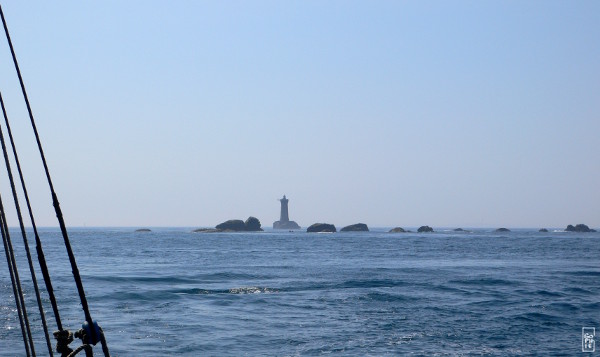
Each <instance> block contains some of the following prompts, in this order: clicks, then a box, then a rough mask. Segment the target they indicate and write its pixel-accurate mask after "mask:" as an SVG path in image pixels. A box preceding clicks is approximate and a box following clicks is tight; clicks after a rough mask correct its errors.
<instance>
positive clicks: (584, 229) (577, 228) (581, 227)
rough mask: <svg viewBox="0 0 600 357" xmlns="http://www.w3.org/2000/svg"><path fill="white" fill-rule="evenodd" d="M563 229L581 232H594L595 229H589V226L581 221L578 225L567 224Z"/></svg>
mask: <svg viewBox="0 0 600 357" xmlns="http://www.w3.org/2000/svg"><path fill="white" fill-rule="evenodd" d="M565 231H567V232H582V233H589V232H595V231H596V230H595V229H591V228H590V227H588V226H586V225H585V224H583V223H580V224H578V225H576V226H575V227H573V226H572V225H570V224H569V225H568V226H567V228H566V229H565Z"/></svg>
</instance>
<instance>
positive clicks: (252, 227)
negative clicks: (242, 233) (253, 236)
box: [244, 216, 262, 232]
mask: <svg viewBox="0 0 600 357" xmlns="http://www.w3.org/2000/svg"><path fill="white" fill-rule="evenodd" d="M244 226H246V230H247V231H248V232H256V231H262V228H260V221H259V220H258V218H256V217H252V216H250V217H248V219H247V220H246V222H244Z"/></svg>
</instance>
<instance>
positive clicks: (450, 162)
mask: <svg viewBox="0 0 600 357" xmlns="http://www.w3.org/2000/svg"><path fill="white" fill-rule="evenodd" d="M2 7H3V10H4V14H5V17H6V20H7V23H8V26H9V30H10V31H11V36H12V40H13V44H14V47H15V50H16V53H17V57H18V60H19V64H20V66H21V72H22V75H23V78H24V80H25V84H26V87H27V90H28V94H29V99H30V102H31V105H32V109H33V113H34V116H35V119H36V123H37V126H38V130H39V133H40V136H41V140H42V143H43V145H44V151H45V154H46V157H47V160H48V165H49V168H50V173H51V175H52V179H53V183H54V186H55V189H56V192H57V194H58V197H59V200H60V202H61V207H62V209H63V213H64V216H65V221H66V223H67V225H68V226H147V227H153V226H186V227H211V226H214V225H216V224H218V223H220V222H223V221H225V220H228V219H246V218H247V217H248V216H255V217H257V218H258V219H259V220H260V221H261V222H262V224H263V226H265V227H271V226H272V223H273V222H274V221H276V220H278V219H279V209H280V204H279V202H278V199H279V198H281V197H282V196H283V195H284V194H285V195H286V196H287V197H288V198H289V200H290V201H289V209H290V212H289V213H290V219H292V220H295V221H296V222H298V223H299V224H300V225H301V226H304V227H306V226H308V225H310V224H312V223H315V222H326V223H332V224H335V225H336V226H338V227H342V226H344V225H348V224H353V223H358V222H362V223H366V224H368V225H369V226H371V227H395V226H401V227H418V226H420V225H430V226H432V227H434V228H435V227H556V228H559V227H566V225H567V224H577V223H586V224H588V225H590V226H591V227H600V208H599V204H600V189H598V183H599V182H600V161H599V160H598V153H599V149H598V135H599V134H600V67H599V66H598V64H599V63H600V41H599V40H598V39H599V38H600V2H598V1H346V0H344V1H168V2H167V1H147V0H145V1H102V2H80V1H61V2H44V1H28V2H23V1H4V2H2ZM0 80H1V82H0V91H2V95H3V96H4V100H5V102H6V106H7V112H8V116H9V118H10V120H11V125H12V127H13V131H14V135H15V139H16V141H17V142H16V144H17V149H18V150H19V153H20V160H21V163H22V165H23V169H24V173H25V180H26V182H27V188H28V190H29V193H30V196H31V199H32V204H33V207H34V211H35V212H34V214H35V217H36V223H37V224H38V225H40V226H56V225H57V223H56V219H55V215H54V211H53V209H52V206H51V200H50V194H49V191H48V186H47V183H46V181H45V180H46V179H45V176H44V173H43V168H42V166H41V161H40V159H39V154H38V152H37V151H36V150H37V148H36V146H35V141H34V140H35V139H34V137H33V134H32V131H31V127H30V125H29V122H28V118H27V113H26V109H25V105H24V102H23V100H22V98H21V97H20V89H19V85H18V80H17V77H16V74H15V71H14V68H13V67H12V62H11V58H10V52H9V50H8V46H7V44H6V40H4V39H2V40H0ZM2 129H3V130H5V126H4V123H2ZM5 135H6V134H5ZM3 171H5V170H3ZM0 193H1V194H2V198H3V202H4V205H5V206H6V207H7V214H8V216H9V222H10V223H11V224H12V225H17V224H18V223H17V220H16V218H15V217H16V215H15V214H14V213H12V212H11V211H12V210H11V209H10V207H13V206H14V205H13V204H12V196H11V191H10V186H8V179H7V177H6V174H5V173H4V172H2V173H1V174H0ZM21 205H22V206H24V203H21ZM13 210H14V209H13ZM27 224H28V225H29V223H27Z"/></svg>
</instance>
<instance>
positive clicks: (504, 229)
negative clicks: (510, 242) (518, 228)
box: [495, 228, 510, 232]
mask: <svg viewBox="0 0 600 357" xmlns="http://www.w3.org/2000/svg"><path fill="white" fill-rule="evenodd" d="M495 232H510V229H508V228H498V229H496V230H495Z"/></svg>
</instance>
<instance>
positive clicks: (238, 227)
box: [215, 219, 246, 232]
mask: <svg viewBox="0 0 600 357" xmlns="http://www.w3.org/2000/svg"><path fill="white" fill-rule="evenodd" d="M215 228H216V229H219V230H221V231H234V232H237V231H245V230H246V225H245V224H244V221H242V220H241V219H230V220H229V221H225V222H223V223H220V224H217V225H216V227H215Z"/></svg>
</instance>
